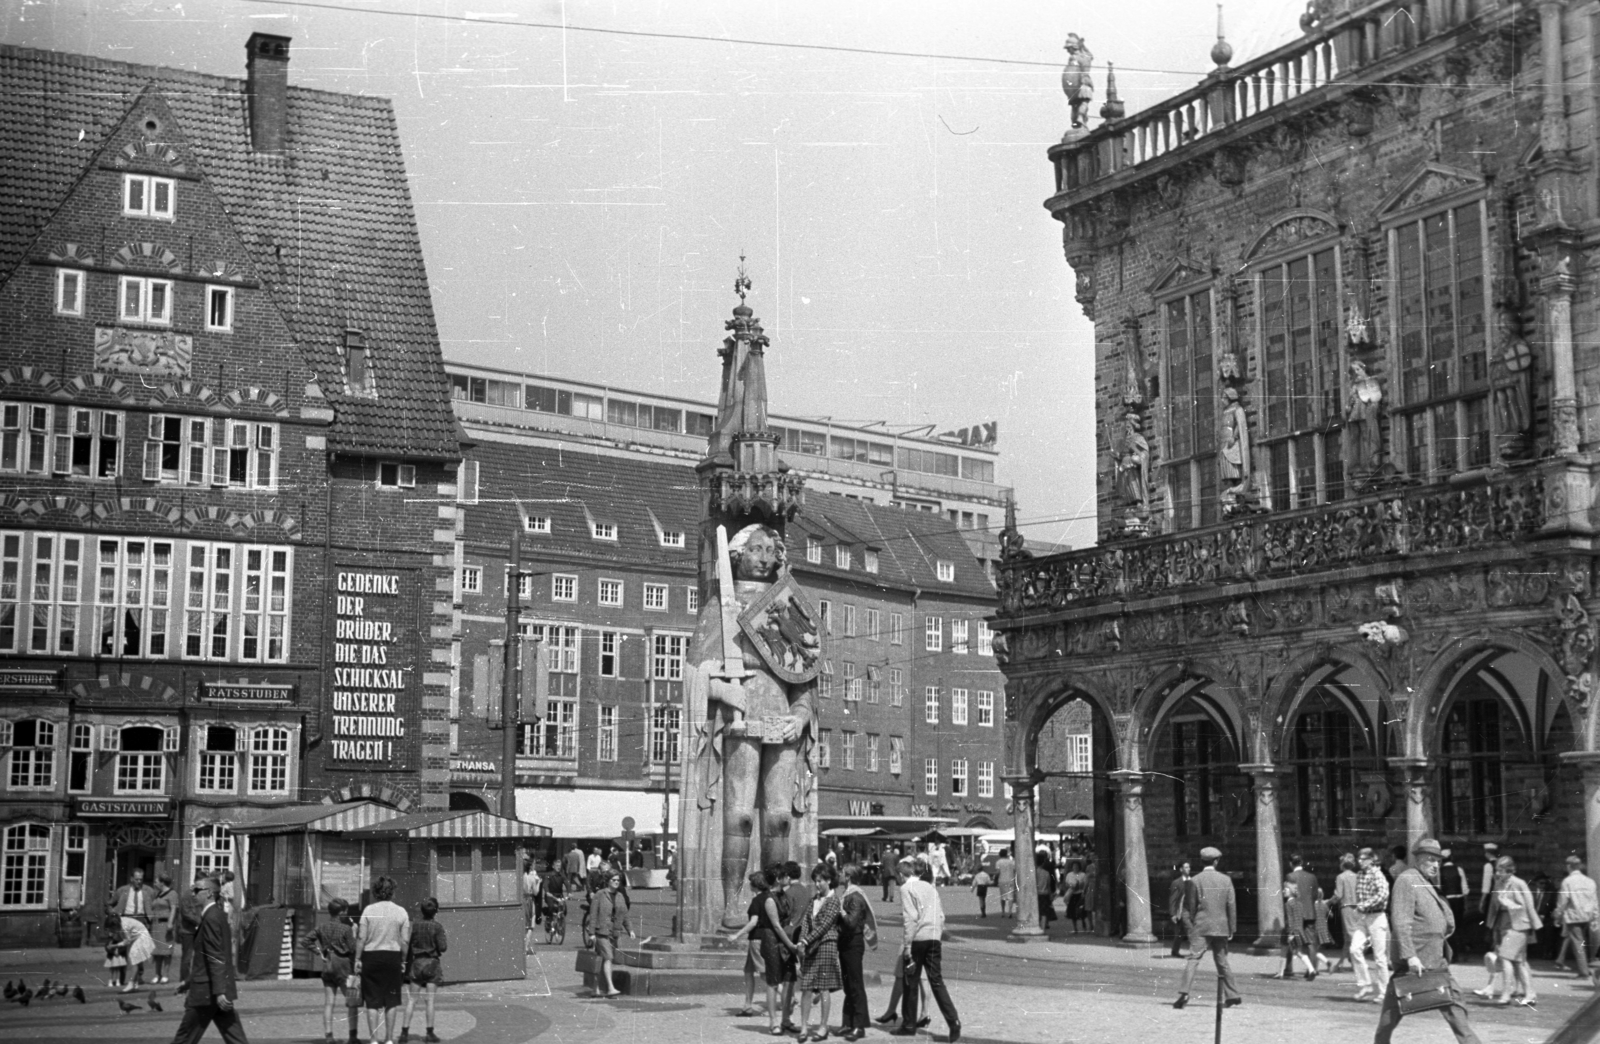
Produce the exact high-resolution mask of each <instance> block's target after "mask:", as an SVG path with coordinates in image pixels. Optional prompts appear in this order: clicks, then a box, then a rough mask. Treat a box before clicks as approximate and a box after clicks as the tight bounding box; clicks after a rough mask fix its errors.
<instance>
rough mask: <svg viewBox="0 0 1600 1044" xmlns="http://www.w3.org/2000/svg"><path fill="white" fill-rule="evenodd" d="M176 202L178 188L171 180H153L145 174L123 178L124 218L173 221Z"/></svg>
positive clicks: (124, 176) (125, 175)
mask: <svg viewBox="0 0 1600 1044" xmlns="http://www.w3.org/2000/svg"><path fill="white" fill-rule="evenodd" d="M176 202H177V187H176V185H174V183H173V181H172V179H171V178H152V177H150V176H148V175H145V174H124V175H123V176H122V214H123V216H124V217H147V218H160V219H162V220H165V221H171V220H172V217H173V211H174V209H175V204H176Z"/></svg>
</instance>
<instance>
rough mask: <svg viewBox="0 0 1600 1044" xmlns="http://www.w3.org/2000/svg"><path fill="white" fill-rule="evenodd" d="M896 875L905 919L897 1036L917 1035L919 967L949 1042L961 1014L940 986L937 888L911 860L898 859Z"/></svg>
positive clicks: (940, 908)
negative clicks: (903, 973) (920, 874)
mask: <svg viewBox="0 0 1600 1044" xmlns="http://www.w3.org/2000/svg"><path fill="white" fill-rule="evenodd" d="M895 872H896V874H897V875H898V876H899V878H900V913H901V916H902V918H903V919H904V922H905V941H904V942H903V943H902V944H901V949H900V959H901V960H902V961H904V962H905V965H906V982H905V990H904V992H903V993H902V994H901V995H900V1027H899V1028H898V1029H896V1030H895V1031H894V1035H895V1036H897V1037H914V1036H916V1034H917V994H918V992H919V990H920V989H921V984H922V970H923V969H924V968H926V969H927V970H928V988H929V989H931V990H932V991H933V999H934V1002H935V1003H936V1004H938V1005H939V1014H941V1015H943V1016H944V1021H945V1024H946V1025H948V1026H949V1027H950V1044H955V1042H956V1041H958V1040H960V1039H961V1016H960V1015H958V1014H957V1013H956V1006H955V1003H954V1002H952V1001H951V1000H950V991H949V990H947V989H946V988H945V985H944V972H943V970H942V968H941V964H942V962H943V960H944V954H943V945H942V944H941V943H940V941H939V940H940V939H941V938H942V937H943V936H944V906H943V905H942V904H941V903H940V902H939V891H938V889H936V888H934V887H933V885H931V884H929V883H928V882H926V881H924V880H923V879H922V878H920V877H918V876H917V868H916V863H915V861H913V860H911V859H902V860H900V865H898V866H897V867H895Z"/></svg>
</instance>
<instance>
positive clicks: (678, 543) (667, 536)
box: [661, 529, 683, 547]
mask: <svg viewBox="0 0 1600 1044" xmlns="http://www.w3.org/2000/svg"><path fill="white" fill-rule="evenodd" d="M661 546H662V547H682V546H683V530H681V529H667V530H663V531H662V533H661Z"/></svg>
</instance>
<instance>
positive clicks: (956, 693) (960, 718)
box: [950, 689, 967, 725]
mask: <svg viewBox="0 0 1600 1044" xmlns="http://www.w3.org/2000/svg"><path fill="white" fill-rule="evenodd" d="M966 723H967V690H966V689H951V690H950V724H952V725H965V724H966Z"/></svg>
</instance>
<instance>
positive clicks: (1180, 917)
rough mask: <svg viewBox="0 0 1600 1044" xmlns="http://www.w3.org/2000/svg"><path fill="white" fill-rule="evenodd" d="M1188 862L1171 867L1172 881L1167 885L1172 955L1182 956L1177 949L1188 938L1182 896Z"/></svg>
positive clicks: (1187, 879) (1185, 891)
mask: <svg viewBox="0 0 1600 1044" xmlns="http://www.w3.org/2000/svg"><path fill="white" fill-rule="evenodd" d="M1190 880H1191V875H1190V873H1189V862H1188V860H1184V861H1183V862H1181V863H1179V864H1178V865H1177V866H1175V867H1173V869H1172V883H1171V884H1170V885H1168V886H1167V916H1168V917H1170V918H1171V919H1172V956H1174V957H1182V956H1183V954H1181V953H1179V952H1178V951H1179V949H1180V948H1181V947H1182V946H1183V944H1184V942H1186V941H1187V940H1188V938H1189V928H1190V926H1191V921H1190V918H1189V907H1188V904H1187V903H1186V902H1185V901H1184V897H1185V895H1186V893H1187V892H1188V890H1189V881H1190Z"/></svg>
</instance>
